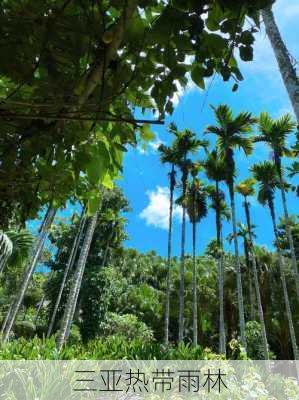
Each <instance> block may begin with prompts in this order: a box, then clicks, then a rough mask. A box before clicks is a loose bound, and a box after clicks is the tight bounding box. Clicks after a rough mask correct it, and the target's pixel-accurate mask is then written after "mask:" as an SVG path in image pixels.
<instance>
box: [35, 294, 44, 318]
mask: <svg viewBox="0 0 299 400" xmlns="http://www.w3.org/2000/svg"><path fill="white" fill-rule="evenodd" d="M45 298H46V296H45V295H44V296H43V297H42V299H41V301H40V302H39V305H38V308H37V311H36V315H35V318H34V325H36V323H37V320H38V317H39V314H40V312H41V309H42V307H43V305H44V302H45Z"/></svg>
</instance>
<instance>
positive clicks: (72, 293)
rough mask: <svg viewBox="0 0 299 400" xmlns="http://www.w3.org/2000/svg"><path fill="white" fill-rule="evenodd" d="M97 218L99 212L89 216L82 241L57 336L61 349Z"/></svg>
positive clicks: (58, 345)
mask: <svg viewBox="0 0 299 400" xmlns="http://www.w3.org/2000/svg"><path fill="white" fill-rule="evenodd" d="M97 219H98V212H96V214H94V215H93V216H92V217H90V218H89V221H88V222H87V228H86V232H85V236H84V240H83V243H82V248H81V251H80V255H79V259H78V261H77V265H76V268H75V271H74V275H73V279H72V283H71V287H70V292H69V295H68V298H67V302H66V305H65V309H64V313H63V317H62V321H61V327H60V330H59V335H58V338H57V349H58V351H60V350H61V349H62V346H63V345H64V343H65V342H66V341H67V339H68V337H67V336H68V333H69V329H70V326H71V324H72V321H73V318H74V314H75V309H76V305H77V301H78V297H79V292H80V288H81V283H82V278H83V274H84V270H85V265H86V261H87V257H88V253H89V249H90V246H91V242H92V238H93V234H94V231H95V228H96V224H97Z"/></svg>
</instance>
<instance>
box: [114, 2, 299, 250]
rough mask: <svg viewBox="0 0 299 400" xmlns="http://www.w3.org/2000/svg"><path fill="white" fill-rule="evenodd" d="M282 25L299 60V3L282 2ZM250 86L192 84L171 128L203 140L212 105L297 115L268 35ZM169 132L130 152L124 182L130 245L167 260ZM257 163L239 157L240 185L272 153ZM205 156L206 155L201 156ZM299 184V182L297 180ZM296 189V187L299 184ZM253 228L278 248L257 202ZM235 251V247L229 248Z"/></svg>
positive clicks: (204, 237) (251, 67)
mask: <svg viewBox="0 0 299 400" xmlns="http://www.w3.org/2000/svg"><path fill="white" fill-rule="evenodd" d="M274 12H275V16H276V19H277V23H278V25H279V28H280V30H281V33H282V35H283V38H284V39H285V41H286V44H287V46H288V48H289V50H290V53H291V54H292V55H293V56H294V57H295V58H296V57H298V58H299V44H298V40H297V38H298V37H299V25H298V18H299V4H298V1H297V0H278V1H277V2H276V4H275V6H274ZM240 67H241V70H242V73H243V75H244V77H245V80H244V81H243V82H242V83H241V84H240V87H239V90H238V91H237V92H236V93H233V92H232V91H231V87H232V84H231V83H224V82H222V80H221V78H220V77H216V78H215V79H214V80H213V82H212V83H210V82H207V87H209V88H210V89H209V92H208V94H206V92H203V91H201V90H200V89H198V88H196V87H195V86H194V85H192V84H190V85H189V86H188V87H187V89H186V90H185V91H184V92H182V93H181V94H180V98H179V99H178V98H176V102H177V105H176V109H175V112H174V114H173V115H172V116H170V117H168V118H166V126H167V125H168V124H169V122H171V121H173V122H175V123H176V124H177V126H178V128H179V129H184V128H188V129H191V130H193V131H194V132H196V133H197V135H198V137H202V136H203V131H204V130H205V127H206V126H207V125H209V124H212V123H213V122H214V119H213V112H212V110H211V109H210V106H209V105H210V104H213V105H218V104H220V103H226V104H229V105H230V106H231V107H232V109H233V110H234V112H235V113H237V112H239V111H241V110H248V111H251V112H252V113H254V114H255V115H258V114H259V113H260V112H261V111H267V112H269V113H270V114H271V115H272V116H273V117H275V118H276V117H278V116H280V115H282V114H284V113H286V112H291V113H292V108H291V105H290V102H289V99H288V96H287V93H286V90H285V88H284V85H283V82H282V79H281V76H280V74H279V71H278V67H277V63H276V60H275V58H274V54H273V51H272V48H271V46H270V43H269V41H268V39H267V37H266V35H265V32H264V30H263V29H262V31H261V32H259V33H257V35H256V43H255V52H254V61H253V62H251V63H244V62H240ZM166 126H162V127H155V126H153V130H154V131H155V133H156V140H155V142H154V143H151V144H150V145H149V146H148V149H147V151H146V152H144V151H143V150H142V149H140V148H139V149H138V148H137V149H133V150H130V151H129V152H128V154H127V155H126V157H125V163H124V178H123V180H122V181H121V182H120V186H121V187H122V188H123V189H124V192H125V194H126V196H127V197H128V199H129V201H130V204H131V208H132V212H131V213H129V215H128V220H129V221H128V226H127V229H128V233H129V236H130V239H129V240H128V242H127V243H126V244H127V246H129V247H135V248H137V249H139V250H140V251H148V250H156V251H157V252H158V253H159V254H162V255H166V249H167V247H166V246H167V218H168V189H167V186H168V181H167V173H168V170H169V167H168V166H162V165H161V164H160V162H159V155H158V154H157V151H156V148H157V145H158V144H159V143H160V142H164V143H169V140H170V134H169V133H168V132H167V130H166ZM257 150H258V151H257V152H256V153H255V155H254V156H253V157H250V158H249V159H246V158H245V157H244V156H243V155H242V154H236V161H237V163H238V177H237V180H242V179H244V178H246V177H248V175H249V167H250V165H251V164H253V163H254V162H257V161H260V160H264V159H268V158H269V153H270V152H269V149H268V148H266V147H265V146H263V145H259V146H258V148H257ZM200 156H202V154H200V155H199V158H200ZM297 180H298V179H297ZM294 183H295V181H294ZM236 202H237V217H238V220H239V221H244V213H243V209H242V200H241V199H240V198H239V196H237V198H236ZM288 204H289V211H290V213H295V212H297V213H298V198H297V199H296V197H295V195H294V194H290V195H288ZM276 205H277V210H278V214H279V215H281V213H282V210H281V206H280V196H279V193H278V195H277V201H276ZM251 206H252V207H251V209H252V217H253V223H255V224H256V225H258V228H257V231H256V233H257V235H258V242H259V243H260V244H263V245H267V246H268V247H269V248H272V241H273V236H272V228H271V224H270V220H269V215H268V210H266V209H264V208H262V207H261V206H260V205H259V204H258V203H257V201H256V200H255V199H252V203H251ZM214 220H215V217H214V214H213V212H212V211H211V212H210V213H209V216H208V217H207V218H206V219H205V220H203V221H202V223H201V224H200V225H199V226H198V248H197V251H198V252H199V253H201V252H202V251H204V249H205V247H206V245H207V244H208V242H209V241H210V240H211V238H214V237H215V227H214V225H215V223H214ZM230 232H231V228H230V226H229V225H228V224H225V227H224V236H226V235H227V234H229V233H230ZM190 234H191V227H190V225H189V224H188V226H187V238H188V240H187V243H188V245H187V249H188V251H190V250H191V248H190V246H191V235H190ZM173 243H174V245H173V251H174V253H175V254H179V251H180V211H179V210H176V211H175V219H174V231H173ZM228 247H229V246H228Z"/></svg>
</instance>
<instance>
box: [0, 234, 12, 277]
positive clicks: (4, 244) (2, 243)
mask: <svg viewBox="0 0 299 400" xmlns="http://www.w3.org/2000/svg"><path fill="white" fill-rule="evenodd" d="M12 250H13V245H12V242H11V240H10V239H9V237H8V236H7V235H6V234H5V233H4V232H1V231H0V273H1V272H2V271H3V269H4V268H5V265H6V263H7V261H8V259H9V257H10V256H11V254H12Z"/></svg>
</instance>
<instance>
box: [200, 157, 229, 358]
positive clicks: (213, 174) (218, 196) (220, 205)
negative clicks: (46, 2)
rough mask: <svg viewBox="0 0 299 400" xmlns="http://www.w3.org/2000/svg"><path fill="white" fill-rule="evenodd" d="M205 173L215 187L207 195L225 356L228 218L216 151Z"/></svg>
mask: <svg viewBox="0 0 299 400" xmlns="http://www.w3.org/2000/svg"><path fill="white" fill-rule="evenodd" d="M204 165H205V171H206V175H207V177H208V179H210V180H213V181H215V186H210V187H209V188H208V194H209V196H210V198H211V200H212V203H211V207H212V208H213V209H214V211H215V216H216V235H217V247H218V251H217V265H218V288H219V352H220V354H226V339H225V324H224V270H223V258H222V248H223V244H222V233H221V231H222V215H223V216H226V218H229V217H228V211H229V210H228V208H227V206H226V204H225V201H224V198H225V195H224V193H223V192H222V191H221V190H220V188H219V184H220V182H221V181H224V180H225V163H224V161H223V159H221V158H220V157H219V156H218V154H217V150H213V151H212V152H211V153H210V154H209V156H208V158H207V160H206V161H205V164H204Z"/></svg>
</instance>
